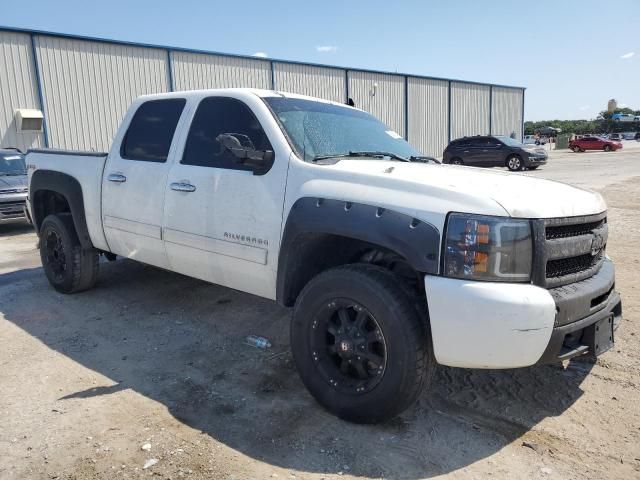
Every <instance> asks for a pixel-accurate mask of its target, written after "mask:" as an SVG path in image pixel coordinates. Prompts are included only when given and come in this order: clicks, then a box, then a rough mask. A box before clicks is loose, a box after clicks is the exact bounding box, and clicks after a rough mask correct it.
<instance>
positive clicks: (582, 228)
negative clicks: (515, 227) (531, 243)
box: [534, 213, 608, 288]
mask: <svg viewBox="0 0 640 480" xmlns="http://www.w3.org/2000/svg"><path fill="white" fill-rule="evenodd" d="M534 225H536V232H537V233H535V237H536V260H535V261H534V263H535V265H534V282H535V283H536V284H537V285H540V286H543V287H546V288H556V287H559V286H562V285H567V284H569V283H573V282H579V281H581V280H584V279H586V278H589V277H591V276H592V275H595V274H596V273H597V272H598V271H599V270H600V268H601V266H602V264H603V263H604V259H605V247H606V243H607V237H608V225H607V217H606V213H601V214H599V215H590V216H585V217H567V218H550V219H545V220H539V221H537V222H534Z"/></svg>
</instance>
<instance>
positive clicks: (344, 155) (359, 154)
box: [312, 151, 411, 162]
mask: <svg viewBox="0 0 640 480" xmlns="http://www.w3.org/2000/svg"><path fill="white" fill-rule="evenodd" d="M348 157H372V158H382V157H389V158H392V159H394V160H398V161H400V162H410V161H411V160H409V159H408V158H404V157H401V156H400V155H396V154H395V153H391V152H376V151H371V152H369V151H351V152H349V153H336V154H334V155H318V156H317V157H313V159H312V161H314V162H317V161H318V160H326V159H328V158H348Z"/></svg>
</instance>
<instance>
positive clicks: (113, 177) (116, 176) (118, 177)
mask: <svg viewBox="0 0 640 480" xmlns="http://www.w3.org/2000/svg"><path fill="white" fill-rule="evenodd" d="M107 180H109V181H110V182H117V183H122V182H126V181H127V177H125V176H124V175H122V174H121V173H110V174H109V176H108V177H107Z"/></svg>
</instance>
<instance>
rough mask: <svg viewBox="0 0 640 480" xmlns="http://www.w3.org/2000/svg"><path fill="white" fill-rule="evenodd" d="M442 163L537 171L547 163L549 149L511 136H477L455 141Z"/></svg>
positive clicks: (445, 153)
mask: <svg viewBox="0 0 640 480" xmlns="http://www.w3.org/2000/svg"><path fill="white" fill-rule="evenodd" d="M442 163H451V164H454V165H472V166H475V167H507V168H508V169H509V170H512V171H516V170H524V169H525V168H528V169H531V170H534V169H536V168H538V167H539V166H540V165H544V164H545V163H547V152H546V151H545V150H544V148H542V147H540V146H537V145H524V144H522V143H520V142H518V141H517V140H514V139H512V138H510V137H505V136H493V135H478V136H476V137H463V138H459V139H457V140H454V141H452V142H451V143H450V144H449V145H448V146H447V148H446V149H445V151H444V153H443V155H442Z"/></svg>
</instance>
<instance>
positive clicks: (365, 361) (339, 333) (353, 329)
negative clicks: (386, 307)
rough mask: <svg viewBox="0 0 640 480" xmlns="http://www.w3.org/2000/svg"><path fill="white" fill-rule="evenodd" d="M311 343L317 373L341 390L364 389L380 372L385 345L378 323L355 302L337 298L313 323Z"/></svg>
mask: <svg viewBox="0 0 640 480" xmlns="http://www.w3.org/2000/svg"><path fill="white" fill-rule="evenodd" d="M310 334H311V337H312V338H311V346H312V350H313V353H312V355H313V358H314V360H315V361H316V364H317V369H318V372H319V373H320V375H321V376H322V377H323V378H324V379H325V381H327V382H328V383H329V384H330V385H332V386H333V388H335V389H336V390H339V391H341V392H343V393H366V392H369V391H371V390H372V389H374V388H375V387H376V386H377V385H378V383H379V382H380V380H381V379H382V377H383V375H384V370H385V367H386V364H387V346H386V343H385V340H384V335H383V333H382V330H381V328H380V325H379V324H378V322H377V321H376V319H375V318H374V317H373V315H372V314H371V312H369V310H367V309H366V308H365V307H363V306H362V305H360V304H359V303H357V302H355V301H353V300H349V299H346V298H339V299H336V300H333V301H331V302H330V303H328V304H327V305H326V306H325V308H324V309H323V311H321V312H319V313H318V316H317V317H316V320H315V321H314V323H313V326H312V330H311V332H310Z"/></svg>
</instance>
